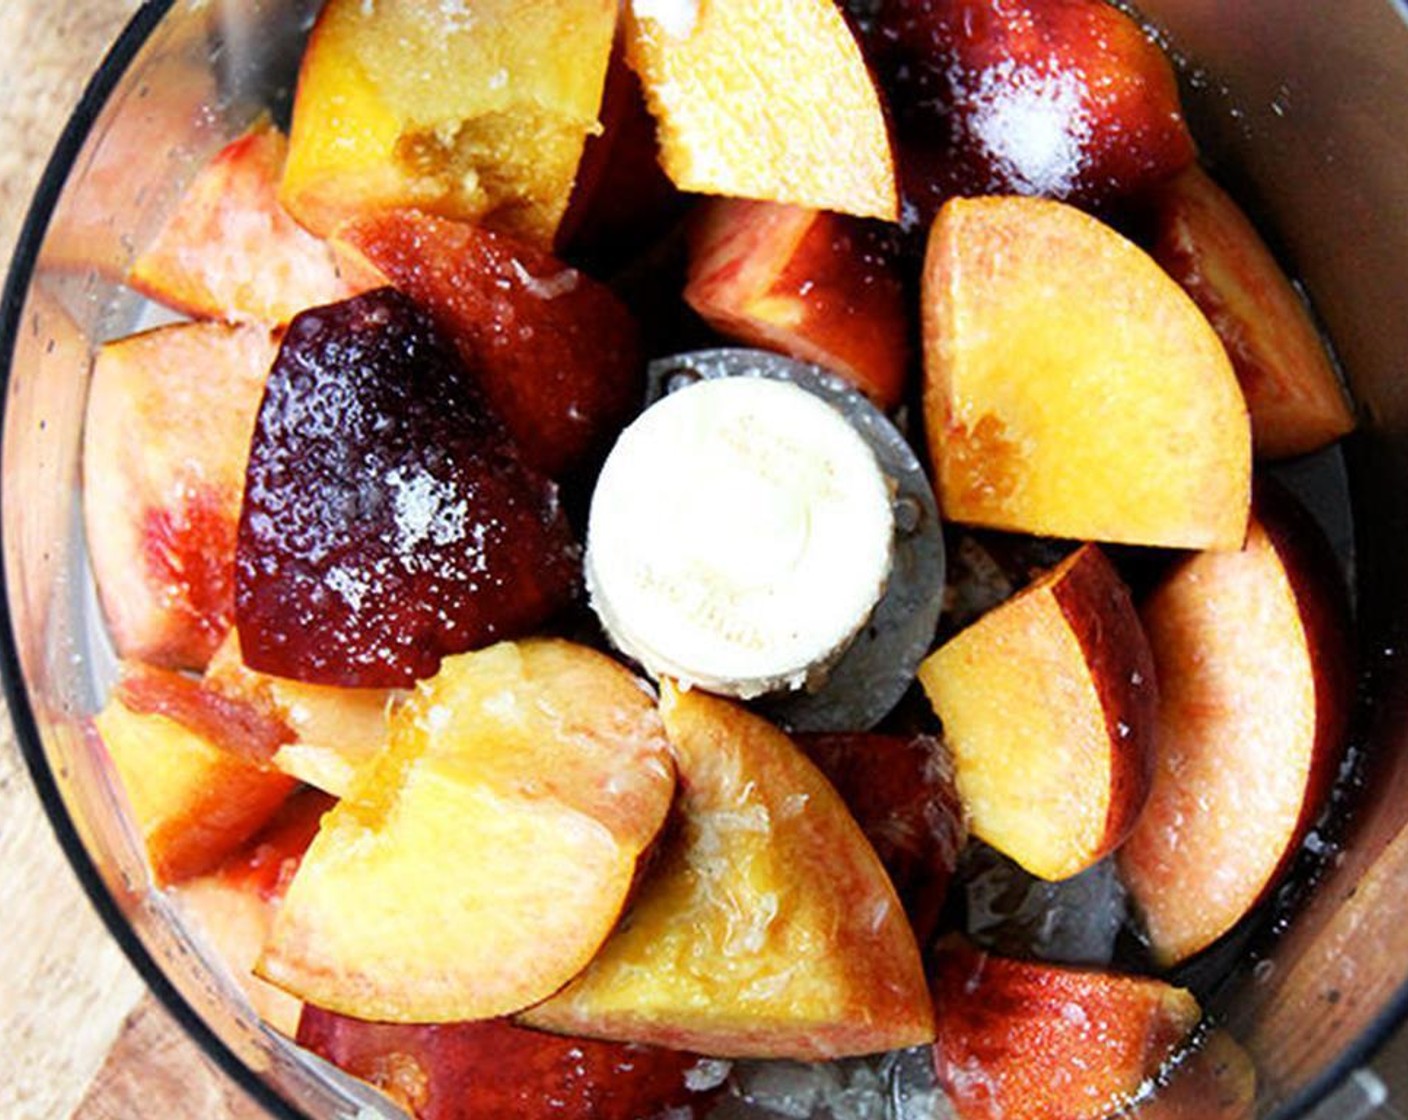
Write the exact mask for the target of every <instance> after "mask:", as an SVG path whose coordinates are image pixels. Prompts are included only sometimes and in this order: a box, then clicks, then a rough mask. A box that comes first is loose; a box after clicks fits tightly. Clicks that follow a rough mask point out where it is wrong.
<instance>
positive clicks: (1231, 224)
mask: <svg viewBox="0 0 1408 1120" xmlns="http://www.w3.org/2000/svg"><path fill="white" fill-rule="evenodd" d="M1153 205H1154V213H1155V222H1156V234H1155V241H1154V247H1153V255H1154V259H1155V260H1157V261H1158V262H1159V263H1160V264H1161V265H1163V267H1164V269H1165V270H1166V271H1167V272H1168V274H1169V275H1170V276H1172V277H1173V278H1174V279H1175V280H1177V281H1178V282H1179V284H1181V285H1182V286H1183V288H1184V290H1186V291H1187V292H1188V294H1189V295H1190V296H1192V297H1193V302H1195V303H1196V304H1197V305H1198V306H1199V307H1200V308H1202V311H1203V314H1204V315H1206V316H1207V317H1208V321H1209V322H1210V323H1212V325H1213V329H1214V330H1216V331H1217V333H1218V337H1220V338H1221V339H1222V342H1223V345H1224V346H1225V347H1226V348H1227V354H1228V356H1229V357H1230V358H1231V359H1232V366H1233V368H1234V369H1235V370H1236V371H1237V379H1238V381H1240V382H1241V385H1242V392H1243V394H1244V395H1245V396H1246V399H1247V408H1248V410H1249V411H1250V413H1251V421H1252V444H1253V446H1254V447H1255V449H1256V452H1257V454H1258V455H1260V456H1264V457H1266V458H1283V457H1285V456H1289V455H1303V454H1306V453H1307V452H1310V451H1315V450H1317V449H1319V448H1321V447H1324V446H1325V445H1326V444H1327V443H1331V442H1333V441H1334V440H1337V439H1339V438H1340V437H1341V436H1343V435H1345V434H1347V433H1348V432H1350V431H1351V430H1352V429H1353V428H1354V413H1353V411H1352V409H1351V407H1350V404H1349V399H1348V398H1347V397H1346V396H1345V392H1344V389H1343V388H1342V387H1341V385H1340V380H1339V375H1338V374H1337V373H1336V372H1335V367H1334V366H1333V365H1332V364H1331V362H1330V356H1329V353H1328V352H1327V351H1326V349H1325V343H1324V341H1323V340H1322V339H1321V337H1320V334H1319V332H1318V331H1317V330H1316V329H1315V324H1314V323H1313V322H1312V321H1311V319H1310V315H1309V313H1308V312H1307V311H1306V307H1305V303H1304V301H1303V300H1302V298H1301V296H1300V295H1299V294H1298V293H1297V292H1296V290H1295V288H1294V287H1292V286H1291V282H1290V280H1289V279H1288V278H1287V277H1286V274H1285V273H1284V272H1283V271H1282V269H1281V266H1280V265H1279V264H1277V263H1276V258H1275V257H1273V256H1272V255H1271V251H1270V250H1269V249H1268V248H1267V247H1266V243H1265V242H1264V241H1262V239H1261V235H1260V234H1258V233H1257V231H1256V228H1255V227H1254V226H1253V225H1252V223H1251V222H1250V220H1248V218H1247V216H1246V214H1244V213H1243V212H1242V210H1241V208H1240V207H1239V206H1238V205H1237V204H1236V203H1235V202H1234V201H1233V200H1232V198H1231V197H1230V196H1229V195H1228V194H1227V193H1226V192H1225V191H1224V190H1223V189H1222V188H1221V187H1219V186H1218V185H1217V184H1216V183H1215V182H1214V181H1213V180H1212V178H1211V177H1210V176H1209V175H1208V173H1207V172H1206V171H1204V170H1203V169H1202V168H1201V167H1198V166H1197V165H1194V166H1192V167H1190V168H1188V169H1187V170H1186V171H1184V172H1183V174H1181V175H1179V176H1177V177H1176V178H1174V179H1172V180H1171V181H1169V182H1168V183H1166V184H1165V185H1164V186H1162V187H1160V188H1159V190H1158V191H1156V192H1155V193H1154V196H1153Z"/></svg>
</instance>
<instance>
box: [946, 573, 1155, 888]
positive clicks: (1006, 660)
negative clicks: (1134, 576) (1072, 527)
mask: <svg viewBox="0 0 1408 1120" xmlns="http://www.w3.org/2000/svg"><path fill="white" fill-rule="evenodd" d="M919 680H920V683H921V684H922V685H923V686H924V690H925V692H927V693H928V695H929V699H930V701H932V703H933V705H934V710H935V711H936V712H937V713H938V715H939V718H940V719H942V720H943V724H944V738H945V741H946V742H947V743H948V747H949V750H950V751H951V752H952V754H953V759H954V767H955V771H956V776H957V781H958V793H959V796H960V797H961V798H962V800H963V804H964V807H965V808H966V809H967V811H968V814H969V819H970V827H971V829H972V832H973V835H974V836H977V837H978V838H979V839H981V840H984V841H986V842H987V843H988V844H991V845H992V846H993V847H994V848H997V849H998V850H999V851H1001V852H1003V853H1004V854H1006V855H1008V856H1010V857H1011V858H1012V859H1014V860H1016V861H1017V862H1018V863H1019V864H1021V865H1022V866H1023V867H1024V868H1026V869H1027V870H1028V871H1030V872H1031V873H1032V874H1033V875H1037V876H1040V877H1041V878H1043V879H1050V880H1055V879H1065V878H1068V877H1070V876H1071V875H1075V874H1076V873H1078V872H1080V871H1083V870H1084V869H1085V868H1087V867H1090V866H1091V865H1092V864H1094V863H1095V862H1097V861H1098V860H1099V859H1101V858H1102V857H1104V856H1105V855H1107V854H1108V853H1109V852H1111V851H1113V850H1114V849H1115V848H1116V847H1117V846H1118V845H1119V843H1120V842H1121V841H1122V840H1123V839H1124V838H1125V836H1127V835H1128V833H1129V830H1130V828H1132V827H1133V825H1134V820H1135V817H1136V815H1137V814H1138V812H1139V810H1140V808H1141V807H1142V805H1143V803H1144V798H1145V796H1146V794H1147V793H1148V788H1149V773H1150V770H1149V767H1150V761H1151V758H1152V750H1153V734H1154V719H1155V704H1156V696H1157V690H1156V688H1155V683H1154V668H1153V661H1152V658H1151V657H1150V653H1149V645H1148V642H1147V641H1146V640H1145V637H1144V631H1143V629H1142V628H1141V627H1140V625H1139V617H1138V615H1137V614H1136V613H1135V610H1134V605H1133V603H1132V602H1131V601H1130V596H1129V592H1128V590H1127V589H1126V588H1125V586H1124V584H1123V583H1122V582H1121V580H1120V578H1119V576H1118V575H1117V574H1116V573H1115V570H1114V568H1113V567H1111V565H1110V562H1109V561H1108V560H1106V559H1105V556H1104V554H1103V553H1102V552H1101V551H1100V550H1099V548H1097V547H1096V546H1095V545H1086V546H1085V547H1083V548H1082V549H1080V550H1079V551H1078V552H1076V553H1074V554H1073V555H1072V556H1071V557H1069V558H1068V559H1067V560H1065V561H1064V562H1063V563H1061V564H1060V565H1058V566H1057V567H1056V568H1055V569H1053V570H1052V571H1051V572H1049V573H1048V574H1047V575H1045V576H1044V577H1042V578H1041V579H1040V580H1038V581H1037V582H1036V583H1035V584H1033V585H1032V586H1031V587H1029V588H1027V589H1026V590H1025V591H1023V592H1022V593H1021V594H1019V595H1017V596H1016V597H1015V598H1013V599H1009V600H1008V601H1007V602H1005V603H1003V604H1002V605H1000V606H998V607H996V608H994V609H993V610H991V611H989V612H988V613H987V614H985V615H984V616H983V617H982V618H980V619H979V620H978V621H977V622H975V623H974V624H973V625H972V626H970V627H968V628H967V629H966V630H964V631H962V632H961V633H959V634H958V635H957V636H956V637H954V638H953V639H951V640H950V641H949V642H947V643H946V644H945V645H943V646H942V647H940V649H939V650H938V651H937V652H935V653H933V654H931V655H930V656H929V658H928V659H927V660H926V661H925V662H924V663H923V664H922V665H921V666H920V667H919Z"/></svg>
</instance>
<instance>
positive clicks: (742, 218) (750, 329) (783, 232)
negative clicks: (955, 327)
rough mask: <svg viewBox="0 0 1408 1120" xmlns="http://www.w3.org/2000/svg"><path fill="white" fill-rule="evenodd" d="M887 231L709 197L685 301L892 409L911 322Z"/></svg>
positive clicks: (722, 329)
mask: <svg viewBox="0 0 1408 1120" xmlns="http://www.w3.org/2000/svg"><path fill="white" fill-rule="evenodd" d="M891 232H892V231H890V230H888V229H887V228H886V227H885V226H883V225H881V224H879V223H876V222H865V221H862V220H860V219H857V218H851V217H848V216H846V215H842V214H831V213H827V212H825V211H822V210H809V209H807V208H806V207H802V206H783V205H781V204H779V203H774V202H753V201H749V200H744V199H735V198H716V199H710V200H709V201H708V202H707V203H706V204H705V205H704V207H703V208H702V210H701V212H700V215H699V221H698V223H697V225H696V227H695V231H694V237H693V240H692V244H691V246H690V262H689V281H688V284H687V285H686V287H685V290H684V298H685V302H687V303H688V304H689V305H690V306H691V307H692V308H694V310H695V311H697V312H699V314H700V315H701V316H702V317H703V318H704V320H705V321H706V322H707V323H708V324H709V325H710V326H711V327H713V328H714V329H715V330H716V331H718V332H719V333H720V334H723V335H726V336H728V337H729V338H734V339H737V340H739V341H740V342H744V343H748V344H750V345H754V346H762V347H765V348H767V349H770V350H779V351H781V352H782V353H784V354H789V355H791V356H792V357H794V358H800V359H801V360H802V361H806V362H815V363H817V364H818V365H822V366H825V367H826V368H828V369H830V370H831V371H832V372H834V373H837V374H839V375H840V376H842V377H844V378H845V379H846V380H847V381H849V382H850V383H851V384H853V385H855V386H856V388H858V389H860V390H861V391H862V392H864V393H865V394H866V396H868V397H869V398H870V399H871V400H872V401H874V402H875V403H876V404H877V405H878V406H879V407H880V408H894V407H895V406H896V405H898V404H899V403H900V399H901V398H902V397H903V395H904V389H905V374H906V372H907V371H908V366H909V357H910V322H909V315H908V312H907V304H906V300H905V291H904V280H903V276H902V272H901V267H900V261H899V254H898V241H897V240H896V239H895V238H893V237H892V236H891Z"/></svg>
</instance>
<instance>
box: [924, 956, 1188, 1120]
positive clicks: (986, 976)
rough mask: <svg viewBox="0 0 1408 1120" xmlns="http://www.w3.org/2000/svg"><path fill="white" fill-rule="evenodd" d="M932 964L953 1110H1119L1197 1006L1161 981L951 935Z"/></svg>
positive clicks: (938, 1051) (1046, 1114)
mask: <svg viewBox="0 0 1408 1120" xmlns="http://www.w3.org/2000/svg"><path fill="white" fill-rule="evenodd" d="M931 975H932V977H933V989H934V1009H935V1015H936V1017H937V1019H938V1041H937V1042H936V1043H935V1044H934V1056H935V1065H936V1068H937V1071H938V1076H939V1083H940V1084H941V1085H942V1086H943V1087H944V1090H945V1091H946V1093H947V1094H948V1096H949V1099H950V1100H951V1101H952V1103H953V1106H954V1109H955V1112H956V1115H957V1116H958V1117H959V1120H1102V1118H1104V1117H1107V1116H1113V1115H1116V1114H1118V1115H1125V1113H1124V1112H1123V1111H1122V1109H1123V1107H1124V1106H1126V1105H1128V1104H1129V1103H1130V1102H1131V1101H1132V1100H1133V1099H1134V1098H1135V1097H1137V1096H1139V1094H1140V1093H1142V1092H1143V1091H1144V1090H1145V1089H1147V1088H1148V1086H1149V1084H1150V1082H1151V1081H1152V1080H1153V1078H1154V1077H1156V1076H1157V1075H1158V1074H1159V1072H1160V1071H1161V1070H1162V1069H1163V1067H1164V1066H1165V1065H1166V1064H1167V1063H1168V1062H1169V1061H1170V1060H1171V1059H1173V1058H1174V1057H1175V1055H1176V1054H1177V1053H1178V1051H1179V1049H1180V1048H1181V1047H1182V1046H1183V1045H1184V1044H1185V1043H1186V1042H1187V1040H1188V1038H1189V1036H1190V1035H1191V1034H1192V1032H1193V1029H1194V1028H1195V1027H1196V1026H1197V1025H1198V1020H1199V1019H1200V1018H1201V1015H1202V1012H1201V1010H1200V1009H1199V1007H1198V1002H1197V1000H1196V999H1194V998H1193V996H1192V995H1191V994H1190V993H1189V992H1187V991H1185V990H1184V989H1182V988H1176V987H1174V986H1173V985H1171V984H1167V983H1165V982H1164V981H1162V980H1155V979H1153V978H1151V977H1146V976H1129V975H1122V974H1119V973H1114V972H1105V971H1100V970H1096V969H1084V968H1067V967H1062V966H1059V965H1053V964H1046V963H1044V962H1040V961H1019V960H1011V959H1007V958H1003V957H997V956H993V955H992V954H990V953H986V952H983V951H981V950H979V949H977V948H975V947H973V946H972V945H969V944H968V943H967V942H965V941H963V940H962V939H961V938H958V937H953V938H949V939H947V940H945V941H944V942H943V943H942V944H941V945H940V946H939V948H938V950H937V951H936V952H935V954H934V962H933V965H932V968H931ZM1136 1115H1141V1116H1142V1115H1143V1113H1142V1112H1140V1113H1137V1114H1136Z"/></svg>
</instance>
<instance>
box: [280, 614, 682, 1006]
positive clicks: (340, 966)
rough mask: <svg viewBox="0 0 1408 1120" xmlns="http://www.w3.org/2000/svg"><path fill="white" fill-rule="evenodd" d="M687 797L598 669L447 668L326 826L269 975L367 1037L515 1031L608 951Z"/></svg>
mask: <svg viewBox="0 0 1408 1120" xmlns="http://www.w3.org/2000/svg"><path fill="white" fill-rule="evenodd" d="M674 787H675V773H674V767H673V764H672V762H671V759H670V750H669V744H668V743H667V742H666V740H665V735H664V731H663V729H662V728H661V725H660V717H659V715H658V714H657V712H656V710H655V705H654V703H653V701H652V699H651V697H650V695H649V694H648V693H647V692H646V691H645V689H644V688H642V687H641V685H640V684H639V682H638V681H637V680H636V678H635V677H633V676H632V675H631V674H630V673H629V672H627V671H626V670H625V669H623V668H622V667H621V666H619V665H617V664H616V663H615V662H614V661H612V660H611V659H610V658H608V657H606V656H605V655H603V654H600V653H597V652H595V651H593V650H590V649H587V648H586V647H584V646H577V645H573V644H571V643H568V642H562V641H553V640H546V639H544V640H537V641H529V642H524V643H522V644H517V645H515V644H512V643H501V644H499V645H496V646H491V647H489V648H487V649H484V650H480V651H478V652H475V653H471V654H464V655H461V656H457V657H452V658H446V659H445V661H444V662H443V664H442V666H441V669H440V671H439V673H438V674H437V675H436V676H434V677H433V678H431V679H430V680H429V681H426V682H422V684H421V685H420V686H419V687H418V688H417V691H416V693H415V695H414V696H412V697H411V698H410V699H409V700H407V701H406V703H405V704H404V705H402V706H401V707H400V708H398V709H397V711H396V713H395V714H394V716H393V718H392V725H391V742H390V746H389V747H388V749H387V750H386V751H385V752H383V753H382V754H380V755H378V756H377V758H376V759H375V760H374V761H373V762H372V763H371V764H369V765H368V766H366V767H364V768H363V769H362V770H360V771H359V772H358V774H357V777H356V780H355V781H354V782H353V785H352V788H351V790H350V791H349V792H348V794H347V796H346V797H345V798H343V799H342V801H340V802H339V803H338V805H337V807H336V808H335V809H334V810H333V811H332V812H331V813H329V814H328V815H327V816H326V817H325V818H324V819H323V825H322V828H321V829H320V830H319V832H318V835H317V837H316V838H315V839H314V841H313V844H312V847H310V848H309V850H308V853H307V855H306V856H305V857H304V860H303V863H302V865H301V866H300V868H299V870H298V873H297V875H295V876H294V879H293V882H292V883H291V884H290V886H289V890H288V894H287V895H286V896H285V899H284V904H283V907H282V908H281V909H280V911H279V915H278V917H277V919H276V920H275V924H274V929H273V931H272V933H271V935H270V938H269V941H268V943H267V945H266V946H265V949H264V954H263V956H262V958H261V959H260V962H259V965H258V968H257V971H258V973H259V974H260V975H261V976H263V977H264V978H265V979H267V980H271V981H273V982H274V983H276V984H278V985H279V986H280V987H283V988H285V989H286V990H288V991H290V992H292V993H293V994H294V995H297V996H299V997H300V998H302V999H303V1000H305V1001H306V1002H308V1003H311V1004H315V1005H316V1006H319V1007H324V1008H327V1009H328V1010H330V1011H337V1012H340V1013H342V1014H345V1015H351V1016H354V1017H356V1018H360V1019H375V1020H380V1021H385V1022H421V1023H429V1022H454V1021H457V1020H473V1019H485V1018H491V1017H494V1016H498V1015H502V1014H506V1013H508V1012H511V1011H518V1010H520V1009H522V1008H524V1007H526V1006H528V1005H529V1004H532V1003H536V1002H538V1001H539V1000H541V999H544V998H545V997H547V996H549V995H551V994H552V993H553V992H555V991H557V990H558V989H559V988H561V987H562V985H563V984H565V983H566V982H567V981H568V980H569V979H571V978H572V977H573V976H574V975H576V974H577V973H578V972H580V971H581V970H582V969H583V968H584V967H586V965H587V962H588V961H590V960H591V958H592V956H593V955H594V954H595V953H596V952H597V950H598V949H599V948H600V947H601V944H602V942H603V941H605V940H606V938H607V935H608V934H609V933H610V932H611V930H612V928H613V927H614V926H615V924H616V922H617V919H618V918H619V917H620V915H621V910H622V907H623V906H624V905H625V902H626V898H627V895H628V894H629V892H630V890H631V886H632V884H633V882H634V880H635V877H636V873H637V870H638V866H637V865H638V863H639V861H640V859H641V857H642V855H643V854H644V853H645V852H646V850H647V849H648V847H649V846H650V844H651V843H652V841H653V840H654V839H655V836H656V833H657V832H659V830H660V828H661V826H662V825H663V823H664V820H665V814H666V812H667V810H668V809H669V807H670V803H671V800H672V797H673V794H674Z"/></svg>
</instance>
